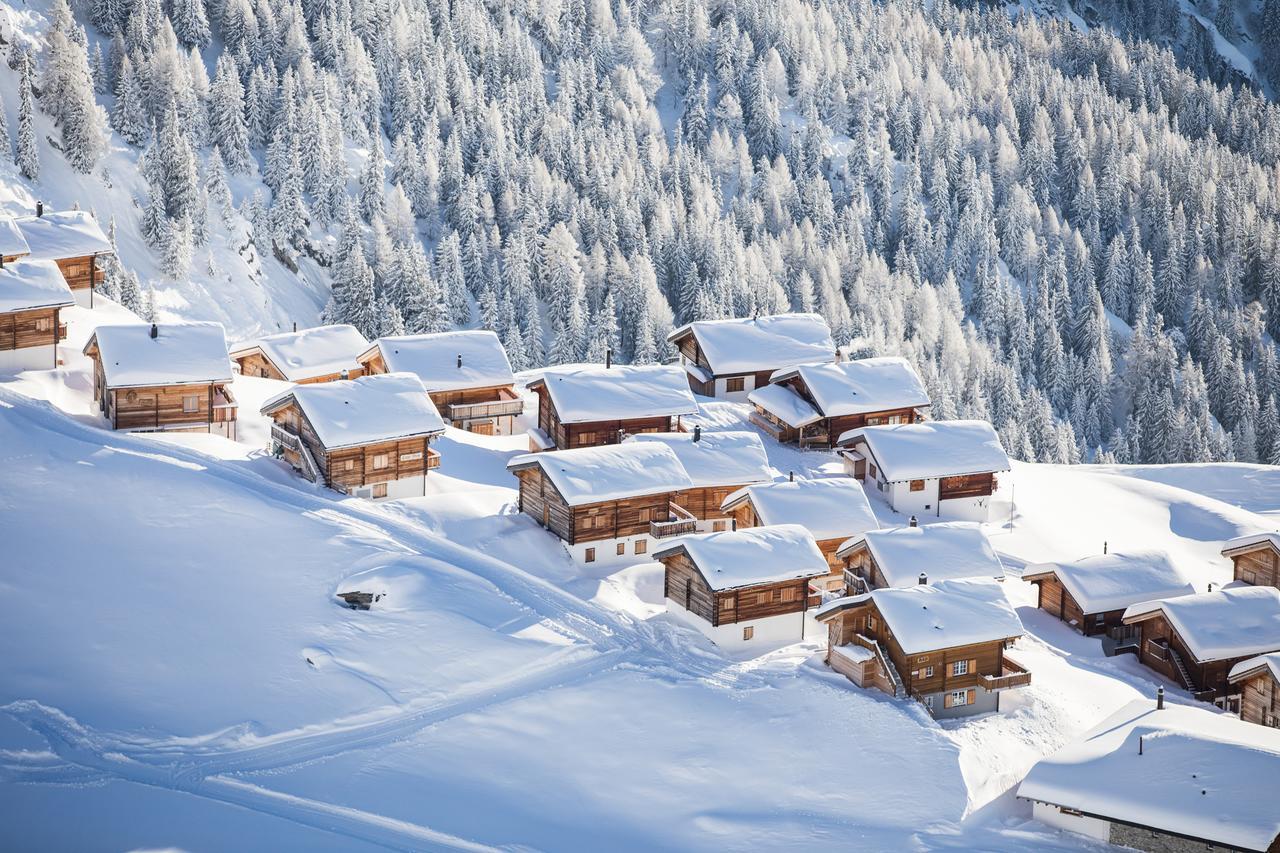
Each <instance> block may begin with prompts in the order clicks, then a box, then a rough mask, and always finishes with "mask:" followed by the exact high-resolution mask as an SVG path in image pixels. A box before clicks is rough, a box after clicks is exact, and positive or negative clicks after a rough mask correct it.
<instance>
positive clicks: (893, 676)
mask: <svg viewBox="0 0 1280 853" xmlns="http://www.w3.org/2000/svg"><path fill="white" fill-rule="evenodd" d="M853 638H854V640H856V641H857V642H858V645H860V646H862V647H863V648H864V649H870V650H871V651H872V652H874V653H875V656H876V660H877V661H879V663H880V668H881V669H882V670H884V673H885V677H886V678H888V679H889V683H890V684H892V685H893V695H894V696H901V695H902V690H903V687H902V677H901V676H899V675H898V668H897V667H896V666H894V665H893V661H891V660H889V656H888V655H886V654H885V653H884V649H882V648H881V647H880V644H879V643H878V642H876V641H875V640H873V639H871V638H870V637H866V636H863V635H862V634H854V635H853Z"/></svg>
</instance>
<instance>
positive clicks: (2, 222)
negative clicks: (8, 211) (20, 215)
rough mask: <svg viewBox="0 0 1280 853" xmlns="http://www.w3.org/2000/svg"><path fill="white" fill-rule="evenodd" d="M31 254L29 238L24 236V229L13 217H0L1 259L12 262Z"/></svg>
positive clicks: (7, 262)
mask: <svg viewBox="0 0 1280 853" xmlns="http://www.w3.org/2000/svg"><path fill="white" fill-rule="evenodd" d="M29 254H31V247H30V246H28V245H27V238H25V237H23V236H22V229H21V228H19V227H18V223H17V222H16V221H14V219H13V217H9V216H6V217H4V218H0V261H4V262H5V263H6V264H11V263H13V262H14V261H16V260H18V259H19V258H22V257H26V256H27V255H29Z"/></svg>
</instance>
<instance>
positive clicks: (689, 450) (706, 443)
mask: <svg viewBox="0 0 1280 853" xmlns="http://www.w3.org/2000/svg"><path fill="white" fill-rule="evenodd" d="M633 441H636V442H654V443H659V444H665V445H667V446H668V447H670V448H671V449H672V450H673V451H674V452H675V454H676V458H678V459H679V460H680V464H681V465H683V466H684V470H685V472H686V473H688V475H689V479H690V480H692V481H693V484H694V485H695V486H699V487H711V486H740V485H743V484H744V483H761V482H765V481H768V480H771V479H773V469H771V468H770V467H769V458H768V457H767V456H766V455H765V452H764V442H762V441H761V440H760V436H758V435H756V434H755V433H754V432H707V431H705V430H704V431H702V432H701V433H700V435H699V438H698V440H697V441H694V433H691V432H648V433H639V434H637V435H633V436H630V437H629V438H627V441H626V442H624V443H627V442H633Z"/></svg>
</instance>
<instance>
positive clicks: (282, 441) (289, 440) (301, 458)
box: [271, 424, 439, 483]
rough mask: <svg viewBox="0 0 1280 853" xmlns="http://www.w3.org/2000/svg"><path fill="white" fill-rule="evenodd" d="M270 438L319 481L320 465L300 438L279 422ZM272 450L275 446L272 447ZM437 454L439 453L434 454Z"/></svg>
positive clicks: (310, 475)
mask: <svg viewBox="0 0 1280 853" xmlns="http://www.w3.org/2000/svg"><path fill="white" fill-rule="evenodd" d="M271 440H272V442H274V443H275V444H277V445H279V446H280V447H285V448H288V449H289V450H292V451H293V453H294V455H295V456H297V457H298V471H299V472H300V473H301V474H302V476H304V477H306V478H307V479H308V480H310V481H311V482H313V483H318V482H320V467H319V466H318V465H316V460H315V458H314V457H312V455H311V451H310V450H308V449H307V446H306V445H305V444H303V443H302V439H300V438H298V436H296V435H294V434H293V433H291V432H289V431H288V430H287V429H285V428H284V427H282V426H280V424H272V425H271ZM272 450H273V451H274V450H275V448H274V447H273V448H272ZM436 455H437V456H439V454H436Z"/></svg>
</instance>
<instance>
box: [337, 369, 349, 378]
mask: <svg viewBox="0 0 1280 853" xmlns="http://www.w3.org/2000/svg"><path fill="white" fill-rule="evenodd" d="M338 378H339V379H350V378H351V371H349V370H347V369H346V368H345V367H344V368H342V372H341V373H339V374H338Z"/></svg>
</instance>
